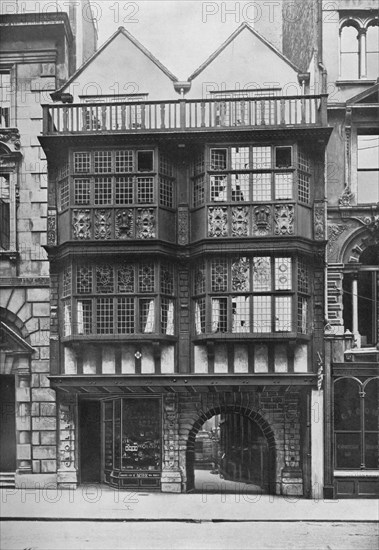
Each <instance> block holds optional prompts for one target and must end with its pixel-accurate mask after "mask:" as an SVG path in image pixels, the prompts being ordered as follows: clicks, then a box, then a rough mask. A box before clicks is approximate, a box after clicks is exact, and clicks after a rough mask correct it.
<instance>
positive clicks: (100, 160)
mask: <svg viewBox="0 0 379 550" xmlns="http://www.w3.org/2000/svg"><path fill="white" fill-rule="evenodd" d="M94 169H95V173H97V174H106V173H109V172H112V152H111V151H95V153H94Z"/></svg>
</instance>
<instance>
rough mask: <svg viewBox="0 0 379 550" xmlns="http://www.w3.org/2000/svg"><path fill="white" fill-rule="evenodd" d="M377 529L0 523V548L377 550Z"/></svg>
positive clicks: (358, 525)
mask: <svg viewBox="0 0 379 550" xmlns="http://www.w3.org/2000/svg"><path fill="white" fill-rule="evenodd" d="M378 540H379V539H378V525H377V524H375V523H363V522H362V523H361V522H353V523H350V522H336V521H332V522H317V521H302V522H299V521H296V522H283V521H282V522H281V521H275V522H261V521H259V522H254V521H249V522H217V523H214V522H201V523H192V522H188V521H178V522H166V521H162V522H150V521H132V522H109V521H101V522H98V521H94V522H88V521H87V522H79V521H78V522H72V521H63V522H56V521H48V522H46V521H43V520H42V521H12V520H9V521H4V522H2V524H1V534H0V548H1V550H77V549H80V550H87V549H88V550H111V549H114V550H119V549H128V550H129V549H130V550H132V549H133V550H134V549H136V550H137V549H143V550H146V549H156V550H160V549H165V550H171V549H172V550H176V549H181V550H187V549H188V550H190V549H191V550H192V549H215V550H216V549H217V550H232V549H240V548H241V549H242V548H243V549H248V550H262V549H266V548H267V549H275V550H282V549H284V550H286V549H291V550H297V549H298V550H311V549H312V550H324V549H325V550H350V549H356V550H377V548H378Z"/></svg>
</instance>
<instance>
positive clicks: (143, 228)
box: [136, 208, 156, 239]
mask: <svg viewBox="0 0 379 550" xmlns="http://www.w3.org/2000/svg"><path fill="white" fill-rule="evenodd" d="M155 223H156V221H155V212H154V208H138V209H137V219H136V238H137V239H154V238H155V236H156V234H155Z"/></svg>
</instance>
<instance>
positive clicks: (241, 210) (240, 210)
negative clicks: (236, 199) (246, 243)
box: [232, 206, 249, 237]
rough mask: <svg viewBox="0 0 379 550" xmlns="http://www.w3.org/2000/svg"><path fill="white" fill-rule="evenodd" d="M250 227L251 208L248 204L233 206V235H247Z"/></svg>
mask: <svg viewBox="0 0 379 550" xmlns="http://www.w3.org/2000/svg"><path fill="white" fill-rule="evenodd" d="M248 229H249V209H248V207H247V206H233V207H232V235H233V237H247V235H248Z"/></svg>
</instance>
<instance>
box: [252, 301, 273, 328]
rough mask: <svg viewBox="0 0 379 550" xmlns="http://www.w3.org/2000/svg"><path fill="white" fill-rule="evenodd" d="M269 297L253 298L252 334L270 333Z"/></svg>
mask: <svg viewBox="0 0 379 550" xmlns="http://www.w3.org/2000/svg"><path fill="white" fill-rule="evenodd" d="M271 330H272V329H271V296H253V330H252V332H271Z"/></svg>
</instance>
